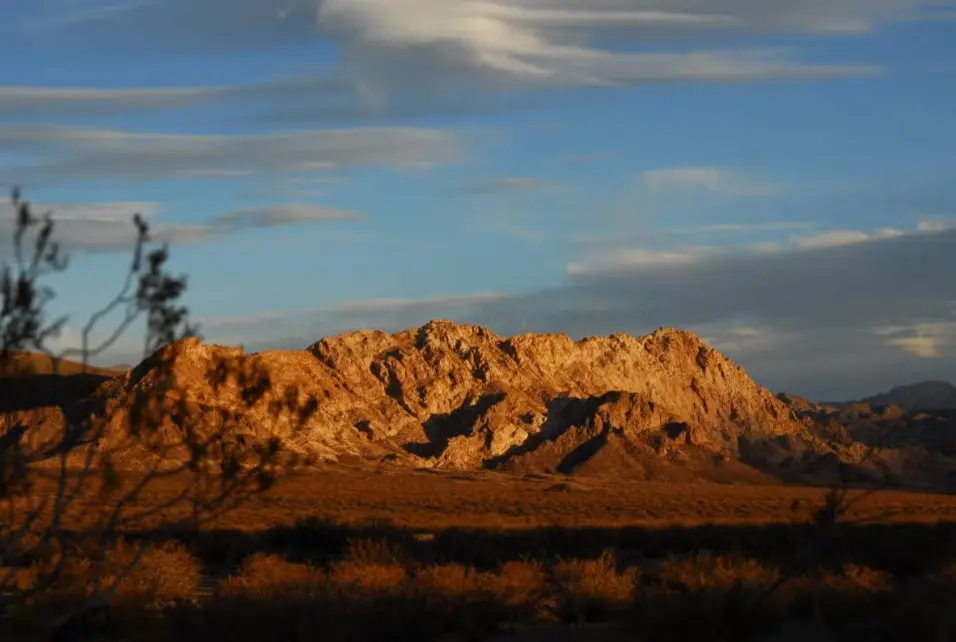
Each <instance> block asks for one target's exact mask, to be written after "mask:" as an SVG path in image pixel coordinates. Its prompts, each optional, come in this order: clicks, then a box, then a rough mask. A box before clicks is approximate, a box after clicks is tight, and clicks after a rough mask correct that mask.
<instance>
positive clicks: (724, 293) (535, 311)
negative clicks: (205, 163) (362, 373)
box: [205, 230, 956, 399]
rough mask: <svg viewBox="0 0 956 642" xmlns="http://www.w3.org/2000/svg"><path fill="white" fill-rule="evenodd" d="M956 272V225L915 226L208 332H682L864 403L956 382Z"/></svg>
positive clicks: (764, 370)
mask: <svg viewBox="0 0 956 642" xmlns="http://www.w3.org/2000/svg"><path fill="white" fill-rule="evenodd" d="M954 271H956V231H950V230H947V231H941V232H936V233H925V232H924V233H912V232H911V233H907V234H904V235H901V236H886V237H882V238H873V239H872V240H870V241H868V242H862V243H850V244H841V245H826V246H819V247H812V248H808V247H799V246H793V245H791V246H788V247H785V248H782V249H780V250H778V251H774V252H755V251H742V252H731V251H721V252H718V251H703V250H702V251H701V252H699V253H697V254H696V255H695V256H694V258H693V259H689V258H686V257H684V256H676V257H667V256H660V255H658V256H653V255H646V256H645V259H644V260H638V261H636V262H634V261H633V260H632V264H631V265H630V267H626V268H625V267H622V266H621V265H617V266H616V268H615V269H613V270H603V271H601V270H590V271H583V272H577V271H573V270H569V274H568V276H567V279H566V281H565V282H564V283H563V284H561V285H558V286H555V287H553V288H550V289H547V290H540V291H536V292H527V293H523V294H516V295H494V296H489V297H487V298H481V297H478V298H476V299H469V298H467V297H465V298H462V299H459V300H457V301H456V302H455V304H453V305H449V304H446V303H445V302H443V301H442V300H435V299H433V300H427V299H426V300H420V301H419V302H417V303H412V302H410V301H408V300H402V301H401V302H400V303H399V304H395V303H396V302H387V301H384V302H383V301H378V302H377V303H375V304H372V305H366V306H363V305H361V304H353V305H351V306H343V307H342V308H340V309H337V310H326V311H314V312H303V313H301V315H286V317H284V318H287V319H289V321H288V322H287V323H286V324H285V325H283V324H281V323H277V322H273V321H271V320H270V322H269V323H263V322H262V321H261V320H251V321H249V322H242V321H240V320H236V321H234V322H233V323H232V324H231V326H230V327H228V328H220V327H212V326H209V325H206V326H205V327H206V328H207V329H208V330H209V334H210V336H211V337H215V338H217V340H218V337H220V336H222V337H223V339H224V340H226V341H234V342H237V343H239V342H241V343H244V344H246V345H247V346H250V347H260V346H261V347H302V346H304V345H308V344H309V343H311V342H312V341H314V340H316V339H318V338H320V337H321V336H326V335H327V334H330V333H337V332H342V331H346V330H349V329H352V328H355V327H379V328H384V329H388V330H398V329H401V328H403V327H412V326H415V325H418V324H420V323H424V322H425V321H427V320H429V319H431V318H451V319H454V320H457V321H464V322H471V323H479V324H482V325H487V326H489V327H491V328H492V329H493V330H495V331H496V332H499V333H502V334H513V333H520V332H566V333H568V334H570V335H572V336H574V337H583V336H589V335H604V334H610V333H613V332H631V333H635V334H640V333H645V332H648V331H651V330H653V329H655V328H657V327H661V326H676V327H682V328H689V329H692V330H695V331H698V332H699V333H700V334H701V335H703V336H704V337H705V338H709V339H710V340H711V341H712V342H713V344H714V345H715V347H717V348H719V349H721V350H725V351H727V353H728V354H729V355H730V356H731V357H732V358H734V359H735V360H736V361H738V362H739V363H740V364H741V365H743V366H744V367H745V368H746V369H747V370H748V372H750V373H751V374H752V375H753V376H754V377H755V378H756V379H757V380H758V382H760V383H762V384H764V385H768V386H770V387H772V388H773V389H775V390H788V391H791V392H796V393H800V394H806V395H808V396H810V397H813V398H817V399H844V398H859V397H862V396H866V395H867V394H872V393H874V392H876V391H879V390H883V389H887V388H888V387H890V386H892V385H895V384H896V383H899V382H900V381H906V380H919V379H922V378H927V379H928V378H941V379H950V378H956V331H954V329H953V328H956V313H954V307H953V302H954V301H956V281H954V280H953V278H952V274H953V273H954ZM393 304H395V305H393ZM886 328H893V329H894V330H893V332H892V333H888V332H887V331H886ZM881 329H882V332H883V333H882V334H880V332H881ZM220 330H222V331H223V332H222V334H221V335H220ZM225 330H228V332H226V331H225ZM930 354H935V355H936V357H935V358H928V355H930Z"/></svg>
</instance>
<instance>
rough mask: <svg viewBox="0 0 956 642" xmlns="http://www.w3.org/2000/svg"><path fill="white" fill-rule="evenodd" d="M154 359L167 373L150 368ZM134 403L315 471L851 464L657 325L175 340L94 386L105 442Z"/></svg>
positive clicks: (685, 338)
mask: <svg viewBox="0 0 956 642" xmlns="http://www.w3.org/2000/svg"><path fill="white" fill-rule="evenodd" d="M164 359H166V360H168V361H169V363H171V364H172V366H171V369H170V370H168V371H160V370H158V369H157V368H156V367H155V364H156V363H158V362H159V361H162V360H164ZM216 359H219V360H222V359H225V360H226V361H227V362H228V363H229V364H231V366H230V367H233V368H235V369H237V370H240V371H246V370H249V369H255V370H258V371H260V372H264V373H267V374H268V377H269V387H268V389H267V390H266V393H265V395H264V396H263V398H262V399H260V400H258V401H257V402H256V403H255V404H253V405H251V406H246V405H244V404H243V403H242V401H241V391H240V389H239V387H238V386H235V385H233V386H227V387H226V388H225V389H216V388H214V387H213V385H212V383H211V381H210V377H209V375H208V369H209V366H210V364H211V363H212V362H213V361H214V360H216ZM150 396H158V397H162V398H164V399H166V400H167V401H169V402H171V401H172V400H174V399H186V400H187V402H188V403H187V404H186V412H185V415H183V416H176V414H177V413H172V412H170V413H169V416H168V417H167V418H166V421H167V423H168V424H169V426H168V427H169V429H170V430H176V422H182V421H190V422H195V423H196V424H199V425H208V426H215V425H217V423H218V422H222V421H223V417H225V416H229V415H230V414H232V413H235V415H234V416H237V418H238V421H237V423H236V426H235V427H234V428H233V429H232V430H233V432H235V433H236V436H237V438H238V435H242V438H243V439H244V440H246V439H264V438H267V437H270V436H279V437H282V438H283V440H284V442H285V443H286V444H287V445H288V447H289V448H291V449H293V450H295V451H298V452H302V453H310V454H315V455H318V456H320V457H321V458H324V459H328V460H340V461H367V462H378V463H382V462H389V463H390V465H405V466H415V467H436V468H490V469H499V470H509V471H514V472H538V473H541V472H545V473H548V472H553V473H562V474H590V475H613V476H620V475H624V476H628V477H631V478H638V479H644V478H655V479H698V478H705V479H737V480H752V481H766V480H767V479H769V478H768V477H767V475H773V476H775V477H778V478H781V477H782V478H785V479H802V478H804V477H806V476H807V475H811V476H813V475H815V476H816V477H819V478H827V479H828V480H829V478H828V476H829V477H833V476H836V477H838V478H839V477H840V476H841V475H842V476H846V475H848V474H849V473H850V472H852V471H855V470H857V469H858V468H860V466H861V461H862V454H861V452H862V450H864V447H863V446H862V445H861V444H858V443H857V444H855V443H854V440H853V439H850V438H848V437H847V435H845V434H843V433H840V432H839V430H835V429H834V428H833V427H832V426H830V425H829V423H828V421H829V419H828V418H827V417H817V416H815V415H814V414H813V412H812V410H813V409H812V408H811V409H810V410H808V409H807V408H806V407H803V406H800V407H798V406H795V405H794V404H793V403H789V402H788V401H787V400H785V399H778V398H777V397H775V396H774V395H773V394H771V393H770V392H769V391H767V390H766V389H764V388H761V387H760V386H758V385H756V384H755V383H754V382H753V381H752V380H751V379H750V377H748V376H747V374H746V373H745V372H744V371H743V370H742V369H741V368H740V367H738V366H737V365H735V364H734V363H732V362H731V361H730V360H729V359H727V358H726V357H724V356H723V355H721V354H720V353H719V352H717V351H715V350H713V349H712V348H710V347H708V346H706V345H704V344H703V343H702V342H701V341H700V340H699V339H698V338H697V337H696V336H695V335H693V334H690V333H687V332H682V331H678V330H671V329H662V330H659V331H657V332H654V333H653V334H650V335H648V336H645V337H631V336H627V335H613V336H610V337H600V338H588V339H584V340H581V341H573V340H571V339H570V338H569V337H567V336H564V335H523V336H515V337H507V338H506V337H500V336H497V335H495V334H494V333H492V332H490V331H489V330H487V329H485V328H481V327H478V326H469V325H456V324H454V323H451V322H446V321H433V322H431V323H428V324H426V325H425V326H423V327H421V328H417V329H411V330H406V331H404V332H399V333H396V334H387V333H384V332H377V331H360V332H352V333H349V334H344V335H341V336H337V337H332V338H328V339H325V340H322V341H319V342H318V343H316V344H314V345H312V346H310V347H309V348H307V349H305V350H301V351H273V352H263V353H259V354H253V355H246V354H243V353H242V352H241V351H240V350H238V349H236V348H227V347H219V346H212V345H206V344H202V343H200V342H198V341H196V340H188V341H184V342H180V343H177V344H173V345H171V346H168V347H167V348H165V349H164V350H163V351H162V352H161V353H160V354H158V355H156V356H154V358H152V359H150V360H147V361H145V362H143V363H142V364H140V365H139V366H137V367H136V368H134V369H132V370H130V371H129V372H127V373H125V374H123V375H120V376H116V377H113V378H111V379H108V380H106V381H105V382H104V383H102V384H101V385H100V386H99V388H98V389H97V390H96V392H94V393H93V395H92V396H91V397H90V399H92V400H93V401H92V402H91V401H90V399H88V400H87V401H88V403H93V405H95V406H96V412H97V413H98V414H99V415H100V416H106V417H109V418H110V422H111V427H110V430H112V431H114V432H116V431H122V430H125V427H127V426H129V425H130V420H131V414H130V408H132V407H134V405H135V403H136V401H137V400H141V399H143V398H149V397H150ZM290 396H292V397H296V398H299V399H304V398H306V397H313V398H314V399H315V400H316V401H317V405H316V407H315V412H314V413H312V414H311V415H309V417H308V418H307V419H306V420H305V421H304V422H300V421H299V419H300V417H299V416H298V415H297V414H295V413H292V412H284V413H283V412H279V413H276V412H275V409H274V403H275V402H277V401H280V400H284V399H288V398H289V397H290ZM82 407H89V406H88V404H84V405H83V406H82ZM170 407H172V406H171V405H170ZM40 410H41V409H38V410H37V411H38V412H39V411H40ZM45 412H46V413H47V414H46V415H44V417H45V420H47V421H50V420H52V419H51V416H54V415H55V413H54V415H50V413H49V408H47V409H46V411H45ZM8 423H9V422H8ZM874 470H876V469H874ZM880 470H881V469H880ZM878 474H879V471H878V470H877V472H872V471H871V472H870V473H867V475H871V476H872V475H877V476H878ZM864 476H865V475H864Z"/></svg>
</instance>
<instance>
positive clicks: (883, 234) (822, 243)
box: [791, 227, 941, 249]
mask: <svg viewBox="0 0 956 642" xmlns="http://www.w3.org/2000/svg"><path fill="white" fill-rule="evenodd" d="M917 230H918V231H921V232H923V231H926V230H919V228H917ZM940 231H941V230H940ZM903 234H905V232H903V231H902V230H898V229H896V228H892V227H882V228H878V229H875V230H873V231H872V232H861V231H859V230H831V231H829V232H823V233H822V234H817V235H813V236H795V237H793V238H792V239H791V242H792V243H793V244H794V245H796V246H797V247H800V248H807V249H812V248H821V247H833V246H837V245H850V244H853V243H866V242H868V241H873V240H877V239H885V238H893V237H896V236H902V235H903Z"/></svg>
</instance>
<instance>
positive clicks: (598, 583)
mask: <svg viewBox="0 0 956 642" xmlns="http://www.w3.org/2000/svg"><path fill="white" fill-rule="evenodd" d="M554 580H555V584H556V589H557V592H558V600H559V601H558V608H559V611H560V612H561V614H562V615H563V616H565V617H567V616H572V617H573V618H574V619H575V620H577V621H579V622H583V621H585V620H593V619H595V618H600V617H603V616H606V615H607V614H608V613H613V612H614V611H619V610H620V609H621V607H622V606H624V605H626V604H627V603H628V602H630V601H631V600H632V599H633V597H634V591H635V582H636V580H637V569H636V568H628V569H623V570H619V569H618V567H617V561H616V560H615V558H614V555H613V554H612V553H611V552H610V551H605V552H604V553H603V554H602V555H601V556H600V557H599V558H597V559H593V560H562V561H560V562H558V563H557V564H556V565H555V567H554Z"/></svg>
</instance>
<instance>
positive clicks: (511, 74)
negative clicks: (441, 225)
mask: <svg viewBox="0 0 956 642" xmlns="http://www.w3.org/2000/svg"><path fill="white" fill-rule="evenodd" d="M925 4H929V0H804V1H802V2H799V3H786V2H779V1H773V2H753V1H752V0H713V1H712V2H708V3H702V2H701V1H700V0H589V2H587V3H586V4H585V3H583V2H581V0H498V1H489V0H308V1H306V0H155V1H153V2H133V3H110V4H101V5H99V6H96V7H93V8H92V10H87V11H85V12H77V11H75V10H74V11H72V12H69V11H58V12H57V11H49V10H47V11H46V12H44V11H42V5H41V4H40V3H37V5H38V8H37V9H36V11H35V13H36V16H35V17H36V18H37V19H38V20H39V21H40V22H43V21H44V19H45V20H46V21H47V22H50V21H51V20H50V17H51V14H52V22H53V23H57V22H58V23H60V24H59V25H58V28H60V29H63V30H64V33H67V34H69V35H75V36H76V38H77V39H78V40H82V41H83V43H84V44H83V47H84V48H86V49H89V48H93V49H95V48H96V47H98V46H102V47H104V49H103V51H113V50H117V49H118V50H123V49H124V48H125V47H135V48H137V49H147V50H148V49H150V48H152V49H153V50H154V51H156V50H158V51H163V50H169V49H175V50H176V51H177V52H178V53H181V54H189V53H193V54H195V55H201V54H202V53H205V52H208V51H210V50H216V51H236V50H265V49H269V48H274V47H279V46H286V45H289V44H308V43H312V44H316V45H329V44H331V45H333V46H336V47H338V53H339V54H340V55H339V56H338V61H339V62H338V64H335V65H329V66H326V67H324V68H323V69H322V70H321V71H319V72H313V73H308V74H303V75H302V76H300V77H293V78H279V79H274V80H272V81H267V82H263V83H259V84H254V85H251V86H246V87H241V86H239V87H171V88H145V87H144V88H130V89H119V90H96V89H93V88H82V87H76V88H66V89H60V88H29V87H7V88H0V114H4V113H6V114H16V115H18V116H21V117H27V118H33V117H35V116H36V115H37V114H44V115H49V114H51V113H54V112H57V111H58V112H59V113H63V114H73V113H77V112H80V113H83V112H92V111H94V110H100V111H115V110H116V109H129V108H145V107H148V106H164V107H169V106H178V105H182V104H185V103H191V102H198V101H205V100H209V99H212V98H219V99H223V100H231V101H236V102H241V103H242V104H244V105H254V106H256V107H257V108H261V109H262V110H264V111H263V113H264V114H265V115H267V117H268V118H269V119H270V120H272V121H277V122H285V123H299V124H303V123H313V122H328V120H329V119H330V118H334V117H340V118H344V119H348V120H352V121H354V120H356V119H357V118H361V117H362V116H363V115H364V116H366V117H368V116H383V115H392V116H397V117H403V116H411V115H421V114H434V113H448V112H451V111H466V112H468V111H481V110H485V109H489V108H500V107H502V106H506V105H509V104H514V102H513V101H514V100H516V95H517V94H521V93H524V92H533V91H535V90H541V89H561V88H573V87H620V86H632V85H637V84H641V83H651V82H661V81H686V82H696V81H707V82H727V81H729V82H736V81H759V80H765V79H781V78H803V77H810V76H844V75H861V74H864V75H865V74H872V73H875V72H878V71H879V69H878V68H876V67H874V66H872V65H867V64H854V63H850V64H835V63H829V62H825V63H809V62H804V61H803V60H801V56H800V52H799V51H791V50H784V49H766V48H757V49H746V42H747V40H746V38H748V37H754V42H760V43H761V45H762V44H763V42H764V39H762V38H759V36H764V35H766V34H786V33H791V32H799V31H809V32H816V33H831V34H832V33H841V32H843V33H858V32H860V31H866V30H868V29H870V28H872V27H873V26H874V25H876V24H879V23H881V22H884V21H887V20H891V19H899V18H904V17H908V16H910V15H911V14H910V13H909V10H911V9H915V8H919V7H921V6H923V5H925ZM63 16H67V17H63ZM694 36H704V37H705V38H706V41H707V42H708V43H714V44H713V45H712V46H709V47H708V48H706V49H696V50H695V49H694V48H693V47H692V46H688V43H689V42H690V43H693V42H694V41H693V37H694ZM741 36H743V37H744V38H745V40H743V42H744V47H741V46H740V43H741V40H740V37H741ZM620 42H632V43H640V44H641V45H642V46H641V50H640V51H637V50H635V49H633V48H632V49H628V48H622V47H620V46H617V45H616V44H614V43H620ZM722 42H726V43H728V44H727V46H726V47H725V48H722V45H721V43H722ZM672 43H673V44H672ZM106 47H109V49H108V50H107V49H105V48H106Z"/></svg>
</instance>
